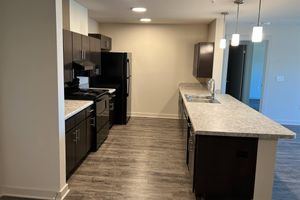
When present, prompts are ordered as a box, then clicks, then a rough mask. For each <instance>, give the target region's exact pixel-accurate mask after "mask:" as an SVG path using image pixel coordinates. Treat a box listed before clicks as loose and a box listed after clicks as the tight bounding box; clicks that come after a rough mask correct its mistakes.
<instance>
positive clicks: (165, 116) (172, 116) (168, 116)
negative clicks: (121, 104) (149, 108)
mask: <svg viewBox="0 0 300 200" xmlns="http://www.w3.org/2000/svg"><path fill="white" fill-rule="evenodd" d="M131 116H132V117H148V118H163V119H178V115H177V114H163V113H142V112H132V113H131Z"/></svg>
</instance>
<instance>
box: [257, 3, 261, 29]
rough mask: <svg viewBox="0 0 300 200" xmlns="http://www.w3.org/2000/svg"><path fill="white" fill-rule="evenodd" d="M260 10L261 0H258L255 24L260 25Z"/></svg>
mask: <svg viewBox="0 0 300 200" xmlns="http://www.w3.org/2000/svg"><path fill="white" fill-rule="evenodd" d="M260 10H261V0H259V7H258V18H257V26H259V25H260Z"/></svg>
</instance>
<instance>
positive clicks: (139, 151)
mask: <svg viewBox="0 0 300 200" xmlns="http://www.w3.org/2000/svg"><path fill="white" fill-rule="evenodd" d="M288 128H290V129H291V130H293V131H295V132H296V133H297V136H298V137H297V139H296V140H280V141H279V143H278V148H277V160H276V170H275V179H274V187H273V198H272V199H273V200H300V182H299V181H300V167H299V166H300V138H299V135H300V126H288ZM184 154H185V150H184V138H183V136H182V133H181V132H180V128H179V126H178V120H170V119H151V118H132V119H131V120H130V122H129V124H128V125H126V126H114V127H113V128H112V129H111V131H110V135H109V137H108V139H107V140H106V141H105V143H104V144H103V146H102V147H101V148H100V149H99V151H98V152H95V153H91V154H90V155H89V156H88V157H87V159H86V160H85V161H84V162H83V164H82V165H81V166H80V167H79V169H78V170H77V171H76V172H75V174H74V175H73V176H72V177H71V178H70V179H69V181H68V184H69V187H70V189H71V191H70V193H69V194H68V196H67V197H66V200H88V199H90V200H102V199H103V200H131V199H132V200H133V199H134V200H143V199H146V200H148V199H149V200H158V199H159V200H169V199H174V200H177V199H178V200H179V199H180V200H194V196H193V194H192V192H191V181H190V177H189V174H188V171H187V168H186V165H185V157H184ZM0 200H25V199H23V198H13V197H2V198H0ZM28 200H29V199H28Z"/></svg>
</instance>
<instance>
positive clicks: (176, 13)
mask: <svg viewBox="0 0 300 200" xmlns="http://www.w3.org/2000/svg"><path fill="white" fill-rule="evenodd" d="M76 1H77V2H78V3H80V4H81V5H83V6H84V7H86V8H88V10H89V16H90V17H91V18H93V19H96V20H97V21H98V22H100V23H140V22H139V21H138V20H139V18H141V17H150V18H152V20H153V21H152V23H163V24H189V23H208V22H210V21H212V20H213V19H215V18H217V17H220V16H221V14H220V13H221V12H222V11H228V12H229V16H228V17H227V20H228V21H234V20H235V17H236V9H237V7H236V5H235V4H234V3H233V0H76ZM212 1H214V3H212ZM244 2H245V3H244V4H242V5H241V6H240V21H241V22H244V23H253V24H255V23H256V21H257V12H258V0H245V1H244ZM140 6H142V7H146V8H147V9H148V10H147V12H146V13H133V12H132V11H131V10H130V8H131V7H140ZM299 8H300V0H262V14H261V18H262V21H263V22H271V23H272V24H277V23H280V24H291V23H297V24H300V10H299Z"/></svg>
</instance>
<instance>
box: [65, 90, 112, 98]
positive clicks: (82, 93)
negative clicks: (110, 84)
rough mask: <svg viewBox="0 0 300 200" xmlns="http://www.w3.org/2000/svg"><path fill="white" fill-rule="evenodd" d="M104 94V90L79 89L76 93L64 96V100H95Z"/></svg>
mask: <svg viewBox="0 0 300 200" xmlns="http://www.w3.org/2000/svg"><path fill="white" fill-rule="evenodd" d="M106 93H107V91H105V90H93V89H79V90H78V91H75V92H72V93H69V94H66V95H65V98H66V99H76V100H81V99H82V100H95V99H97V98H99V97H101V96H102V95H104V94H106Z"/></svg>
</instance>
